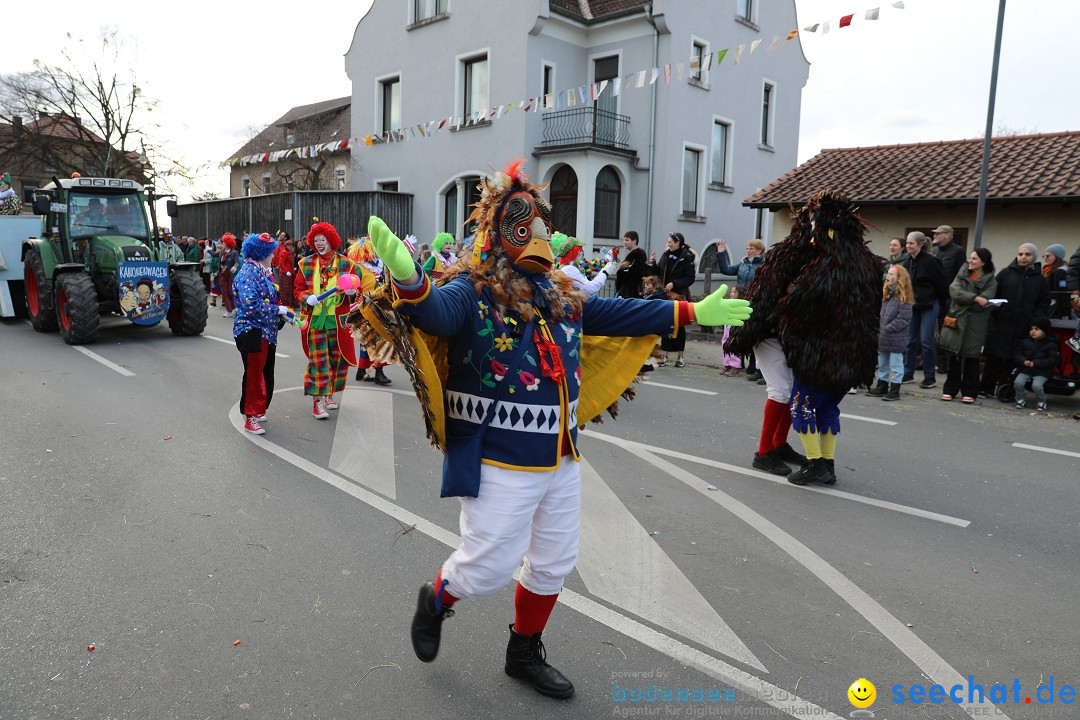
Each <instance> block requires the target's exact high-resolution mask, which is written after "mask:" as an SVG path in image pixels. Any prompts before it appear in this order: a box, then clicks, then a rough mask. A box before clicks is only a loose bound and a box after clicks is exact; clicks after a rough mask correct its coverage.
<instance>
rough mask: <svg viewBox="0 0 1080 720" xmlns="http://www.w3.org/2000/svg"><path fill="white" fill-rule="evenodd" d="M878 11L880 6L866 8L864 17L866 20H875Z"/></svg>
mask: <svg viewBox="0 0 1080 720" xmlns="http://www.w3.org/2000/svg"><path fill="white" fill-rule="evenodd" d="M880 12H881V8H873V9H872V10H867V11H866V19H867V20H877V19H878V14H880Z"/></svg>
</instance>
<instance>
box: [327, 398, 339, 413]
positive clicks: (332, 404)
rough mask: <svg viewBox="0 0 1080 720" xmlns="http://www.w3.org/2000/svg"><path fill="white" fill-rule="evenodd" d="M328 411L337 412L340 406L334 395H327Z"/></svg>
mask: <svg viewBox="0 0 1080 720" xmlns="http://www.w3.org/2000/svg"><path fill="white" fill-rule="evenodd" d="M326 409H327V410H337V409H338V404H337V403H336V402H335V401H334V396H333V395H327V396H326Z"/></svg>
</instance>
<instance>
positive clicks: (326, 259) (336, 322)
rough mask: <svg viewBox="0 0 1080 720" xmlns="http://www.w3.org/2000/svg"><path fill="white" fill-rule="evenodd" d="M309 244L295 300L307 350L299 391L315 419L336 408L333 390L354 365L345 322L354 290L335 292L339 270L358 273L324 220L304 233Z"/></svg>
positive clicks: (340, 386) (353, 348)
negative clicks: (308, 398)
mask: <svg viewBox="0 0 1080 720" xmlns="http://www.w3.org/2000/svg"><path fill="white" fill-rule="evenodd" d="M307 242H308V245H309V246H310V247H311V248H312V249H313V250H314V251H315V252H314V253H312V254H311V255H309V256H307V257H306V258H303V259H301V260H300V267H299V269H298V270H297V272H296V282H295V291H296V301H297V302H298V303H300V305H301V307H302V309H303V312H304V316H305V321H306V322H305V323H303V324H302V326H301V331H300V342H301V344H302V345H303V348H304V354H305V355H307V358H308V365H307V370H305V371H304V394H305V395H311V396H312V398H313V401H312V406H311V414H312V415H314V416H315V417H316V418H317V419H319V420H325V419H326V418H328V417H329V416H330V414H329V413H328V412H327V410H337V408H338V404H337V402H336V401H335V400H334V393H337V392H342V391H344V390H345V380H346V379H347V378H348V375H349V366H350V365H352V366H353V367H355V366H356V361H357V359H356V344H355V343H354V342H353V338H352V334H351V333H350V332H349V329H348V326H347V325H346V323H345V318H346V316H347V315H348V314H349V306H350V305H351V303H352V300H351V298H353V297H354V296H355V295H356V290H355V289H353V290H344V291H343V292H334V293H331V294H330V295H329V296H326V297H323V296H324V295H325V293H326V292H327V291H330V290H333V289H335V288H337V284H338V279H339V278H340V277H341V276H342V275H347V274H352V275H355V274H357V269H356V264H355V263H354V262H353V261H352V260H350V259H349V258H347V257H345V256H343V255H339V254H338V248H339V247H341V236H340V235H338V232H337V230H336V229H335V228H334V226H333V225H331V224H330V223H328V222H316V223H315V224H314V225H312V226H311V230H309V231H308V234H307Z"/></svg>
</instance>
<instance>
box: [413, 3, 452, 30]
mask: <svg viewBox="0 0 1080 720" xmlns="http://www.w3.org/2000/svg"><path fill="white" fill-rule="evenodd" d="M434 2H435V14H434V15H429V16H428V17H417V15H416V3H417V0H409V24H410V25H412V24H413V23H418V22H424V21H425V20H431V19H432V18H437V17H439V16H440V15H446V14H447V13H448V12H450V0H434ZM439 3H442V4H443V5H445V6H446V7H445V8H444V9H443V10H442V11H441V12H440V11H439Z"/></svg>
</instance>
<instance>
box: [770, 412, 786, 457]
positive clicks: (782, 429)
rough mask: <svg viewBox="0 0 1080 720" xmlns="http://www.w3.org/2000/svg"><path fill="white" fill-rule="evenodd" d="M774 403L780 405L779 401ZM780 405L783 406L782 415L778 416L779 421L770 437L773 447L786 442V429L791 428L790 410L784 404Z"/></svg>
mask: <svg viewBox="0 0 1080 720" xmlns="http://www.w3.org/2000/svg"><path fill="white" fill-rule="evenodd" d="M770 402H771V401H770ZM776 404H777V405H780V404H781V403H776ZM782 407H783V408H784V415H783V417H781V418H780V423H779V424H778V425H777V426H776V432H775V433H774V434H773V439H772V444H773V448H774V449H775V448H778V447H780V446H781V445H783V444H784V443H786V442H787V436H788V430H790V429H791V412H790V411H789V410H788V408H787V406H786V405H783V406H782Z"/></svg>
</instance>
